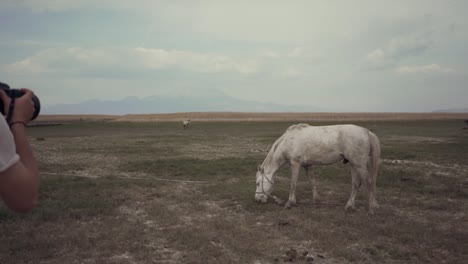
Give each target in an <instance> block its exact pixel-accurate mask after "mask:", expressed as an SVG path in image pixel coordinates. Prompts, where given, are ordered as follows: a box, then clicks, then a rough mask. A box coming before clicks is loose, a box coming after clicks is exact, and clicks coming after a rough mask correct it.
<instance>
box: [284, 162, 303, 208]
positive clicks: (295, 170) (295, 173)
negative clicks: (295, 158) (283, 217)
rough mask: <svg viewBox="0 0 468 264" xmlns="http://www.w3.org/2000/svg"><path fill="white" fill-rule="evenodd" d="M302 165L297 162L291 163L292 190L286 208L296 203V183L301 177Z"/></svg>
mask: <svg viewBox="0 0 468 264" xmlns="http://www.w3.org/2000/svg"><path fill="white" fill-rule="evenodd" d="M300 169H301V166H300V165H299V164H296V163H291V190H290V192H289V199H288V202H287V203H286V204H285V205H284V208H285V209H290V208H291V207H293V206H294V205H296V185H297V179H298V178H299V172H300Z"/></svg>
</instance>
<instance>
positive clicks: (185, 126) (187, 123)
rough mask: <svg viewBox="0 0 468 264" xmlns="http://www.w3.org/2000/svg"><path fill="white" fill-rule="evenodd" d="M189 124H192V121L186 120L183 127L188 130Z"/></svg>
mask: <svg viewBox="0 0 468 264" xmlns="http://www.w3.org/2000/svg"><path fill="white" fill-rule="evenodd" d="M189 124H190V119H189V120H184V121H183V122H182V125H184V129H185V128H187V127H188V125H189Z"/></svg>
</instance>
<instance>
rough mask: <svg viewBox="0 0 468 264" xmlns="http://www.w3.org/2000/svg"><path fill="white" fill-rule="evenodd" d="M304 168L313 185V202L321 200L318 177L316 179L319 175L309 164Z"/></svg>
mask: <svg viewBox="0 0 468 264" xmlns="http://www.w3.org/2000/svg"><path fill="white" fill-rule="evenodd" d="M304 169H305V171H306V174H307V176H308V178H309V180H310V184H311V185H312V202H313V203H314V204H316V203H318V201H319V195H318V193H317V179H316V177H317V175H316V174H315V173H314V172H313V170H312V169H311V168H310V167H309V166H306V167H304Z"/></svg>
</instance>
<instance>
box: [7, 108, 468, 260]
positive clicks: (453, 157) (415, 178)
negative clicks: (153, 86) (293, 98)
mask: <svg viewBox="0 0 468 264" xmlns="http://www.w3.org/2000/svg"><path fill="white" fill-rule="evenodd" d="M179 118H181V119H183V118H185V117H184V116H182V115H181V116H180V117H179ZM347 118H350V117H347ZM457 118H458V119H457ZM74 119H75V120H74V122H69V123H67V124H64V125H60V126H44V127H41V126H39V127H31V128H30V129H29V136H30V140H31V145H32V147H33V149H34V152H35V154H36V156H37V157H38V159H39V162H40V170H41V172H42V179H43V180H42V186H41V194H40V204H39V205H38V207H37V208H36V209H35V210H34V211H33V212H32V213H31V214H29V215H18V214H13V213H11V212H10V211H8V210H7V209H6V208H5V207H4V206H3V205H1V204H0V263H1V264H9V263H15V264H17V263H57V264H59V263H60V264H62V263H283V262H292V263H465V261H466V259H468V216H467V212H468V177H467V176H468V129H462V128H463V127H464V126H465V124H464V123H463V119H466V118H462V117H461V116H455V117H454V116H451V117H450V118H432V119H431V118H422V119H424V120H406V119H404V120H401V119H398V118H395V119H394V120H385V121H379V120H373V119H371V120H368V119H363V118H358V117H356V116H355V119H356V120H357V121H352V120H351V119H352V118H350V119H349V120H348V119H345V120H347V123H355V124H357V125H361V126H364V127H367V128H369V129H371V130H372V131H374V132H375V133H376V134H377V135H378V136H379V137H380V140H381V144H382V163H381V170H380V173H379V178H378V181H377V186H378V188H377V199H378V201H379V202H380V205H381V208H380V209H379V210H378V211H377V213H376V215H368V214H367V199H366V190H365V188H363V187H362V188H361V190H360V192H359V195H358V198H357V200H356V207H357V210H356V211H354V212H346V211H345V210H344V206H345V203H346V201H347V198H348V196H349V193H350V189H351V177H350V175H349V168H348V166H347V165H343V164H341V163H339V164H338V163H337V164H335V165H330V166H320V167H317V168H316V172H317V174H318V175H319V176H318V178H319V186H318V191H319V193H320V195H321V200H320V203H319V204H313V203H312V192H311V188H310V184H309V182H308V179H306V178H305V177H304V175H303V172H301V177H300V179H299V185H298V189H297V198H298V206H297V207H294V208H293V209H291V210H283V208H282V207H281V206H279V205H277V204H275V203H273V202H269V203H268V204H257V203H255V201H254V193H255V172H256V167H257V165H258V164H260V163H261V162H262V161H263V159H264V158H265V156H266V153H267V151H268V150H269V148H270V147H271V145H272V144H273V142H274V141H275V140H276V139H277V138H278V137H279V136H280V135H281V134H282V133H283V132H284V131H285V129H286V128H287V127H288V126H289V125H291V124H294V123H297V121H292V120H289V119H287V120H286V121H268V120H263V121H262V122H257V121H255V120H254V121H252V120H251V121H232V119H230V120H231V121H232V122H221V121H220V120H211V121H210V122H203V121H193V120H196V119H195V118H192V121H193V122H192V124H190V126H189V128H188V129H186V130H183V129H182V124H181V123H180V122H144V121H145V120H141V122H123V121H122V122H110V120H109V117H101V118H95V119H92V120H91V119H89V118H87V117H81V121H80V122H76V121H79V120H80V119H78V118H74ZM110 119H115V117H111V118H110ZM188 119H190V118H188ZM375 119H377V118H375ZM57 120H60V121H67V120H68V121H70V118H68V119H67V118H63V117H62V119H60V118H57V119H55V121H57ZM96 120H100V121H96ZM103 120H104V121H103ZM174 120H178V119H177V118H174ZM246 120H248V119H246ZM300 120H309V121H308V123H310V124H313V125H326V124H336V123H341V122H338V121H337V120H342V119H339V118H337V119H336V120H335V119H332V120H331V121H324V120H321V121H315V122H312V121H310V119H308V118H303V119H300ZM49 121H50V120H49ZM113 121H115V120H113ZM146 121H148V120H146ZM289 175H290V173H289V166H285V167H284V168H283V169H282V170H281V171H280V172H279V174H278V175H277V176H276V182H275V190H274V192H273V194H275V195H276V196H279V197H281V198H283V199H286V198H287V196H288V193H289Z"/></svg>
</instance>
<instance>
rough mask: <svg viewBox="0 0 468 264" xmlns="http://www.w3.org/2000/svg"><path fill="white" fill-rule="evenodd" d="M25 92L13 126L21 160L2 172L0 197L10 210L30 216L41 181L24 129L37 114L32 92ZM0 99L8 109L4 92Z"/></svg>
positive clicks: (0, 92)
mask: <svg viewBox="0 0 468 264" xmlns="http://www.w3.org/2000/svg"><path fill="white" fill-rule="evenodd" d="M25 91H26V94H25V95H23V96H22V97H20V98H17V99H16V106H15V110H14V112H13V118H12V124H13V125H12V126H11V133H12V134H13V137H14V144H15V146H16V152H17V153H18V155H19V157H20V161H19V162H16V163H15V164H14V165H13V166H11V167H9V168H8V169H6V170H5V171H3V172H1V173H0V196H1V198H2V199H3V200H4V202H5V204H6V205H7V206H8V207H9V208H10V209H11V210H13V211H16V212H20V213H27V212H29V211H31V210H32V209H33V208H34V207H35V206H36V204H37V197H38V192H39V182H40V177H39V170H38V167H37V162H36V159H35V157H34V156H33V154H32V151H31V147H30V146H29V143H28V141H27V136H26V127H25V125H26V124H27V123H28V122H29V120H30V118H31V117H32V115H33V113H34V106H33V104H32V100H31V98H32V92H31V91H29V90H25ZM0 96H1V97H2V101H3V102H4V104H5V108H6V109H8V108H7V107H8V106H9V98H8V97H7V96H6V95H5V94H4V93H3V91H0Z"/></svg>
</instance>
